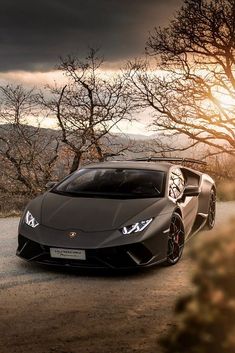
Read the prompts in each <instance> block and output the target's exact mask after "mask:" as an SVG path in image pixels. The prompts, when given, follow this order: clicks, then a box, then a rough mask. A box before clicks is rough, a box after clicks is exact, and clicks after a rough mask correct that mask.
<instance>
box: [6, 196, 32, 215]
mask: <svg viewBox="0 0 235 353" xmlns="http://www.w3.org/2000/svg"><path fill="white" fill-rule="evenodd" d="M31 198H32V196H30V195H22V194H15V193H2V194H0V218H2V217H17V216H19V215H20V214H21V213H22V212H23V210H24V208H25V207H26V205H27V203H28V202H29V200H30V199H31Z"/></svg>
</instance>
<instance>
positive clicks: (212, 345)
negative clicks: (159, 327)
mask: <svg viewBox="0 0 235 353" xmlns="http://www.w3.org/2000/svg"><path fill="white" fill-rule="evenodd" d="M192 256H193V258H194V260H195V261H196V271H195V274H194V276H193V285H194V289H193V290H192V292H191V294H189V295H187V296H184V297H182V298H181V299H180V300H178V302H177V304H176V308H175V312H176V316H177V317H178V319H179V320H178V323H177V324H176V326H175V327H174V328H171V329H170V331H169V332H168V333H167V335H166V336H165V337H164V338H163V339H162V340H161V344H162V347H163V348H164V352H166V353H234V352H235V220H233V221H232V222H231V223H230V224H229V225H227V226H226V227H223V228H220V229H219V230H217V231H215V232H214V234H213V236H212V238H210V240H209V241H208V240H206V242H203V244H200V245H199V246H197V247H195V248H194V250H193V253H192Z"/></svg>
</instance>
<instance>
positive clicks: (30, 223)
mask: <svg viewBox="0 0 235 353" xmlns="http://www.w3.org/2000/svg"><path fill="white" fill-rule="evenodd" d="M24 221H25V223H26V224H27V225H28V226H30V227H32V228H36V227H37V226H38V225H39V223H38V221H37V220H36V218H34V216H33V215H32V213H30V212H29V211H27V212H26V214H25V218H24Z"/></svg>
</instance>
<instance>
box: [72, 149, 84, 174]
mask: <svg viewBox="0 0 235 353" xmlns="http://www.w3.org/2000/svg"><path fill="white" fill-rule="evenodd" d="M81 158H82V152H80V151H79V152H74V157H73V163H72V166H71V168H70V173H73V172H75V171H76V170H77V169H78V168H79V165H80V161H81Z"/></svg>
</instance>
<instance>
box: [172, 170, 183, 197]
mask: <svg viewBox="0 0 235 353" xmlns="http://www.w3.org/2000/svg"><path fill="white" fill-rule="evenodd" d="M184 186H185V180H184V176H183V173H182V172H181V170H180V169H179V168H175V169H173V170H172V172H171V175H170V181H169V196H170V197H172V198H173V199H177V198H178V197H179V196H180V195H181V194H182V192H183V190H184Z"/></svg>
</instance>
